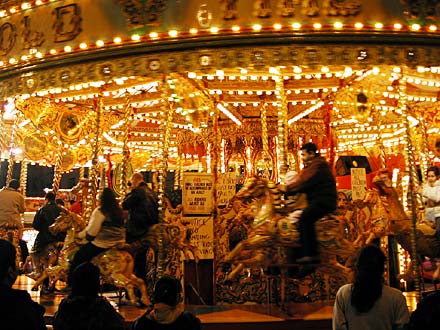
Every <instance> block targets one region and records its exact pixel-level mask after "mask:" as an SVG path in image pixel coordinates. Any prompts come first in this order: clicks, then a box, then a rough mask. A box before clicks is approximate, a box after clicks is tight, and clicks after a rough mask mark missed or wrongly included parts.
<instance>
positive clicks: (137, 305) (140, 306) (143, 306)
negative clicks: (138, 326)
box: [136, 300, 148, 308]
mask: <svg viewBox="0 0 440 330" xmlns="http://www.w3.org/2000/svg"><path fill="white" fill-rule="evenodd" d="M136 307H137V308H147V307H148V305H145V304H144V303H143V302H142V301H141V300H138V301H136Z"/></svg>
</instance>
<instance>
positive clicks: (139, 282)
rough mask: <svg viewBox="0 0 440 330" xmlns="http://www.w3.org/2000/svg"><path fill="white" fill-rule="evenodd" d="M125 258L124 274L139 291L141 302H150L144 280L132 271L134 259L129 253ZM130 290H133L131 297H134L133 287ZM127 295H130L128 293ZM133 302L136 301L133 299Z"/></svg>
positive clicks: (146, 303)
mask: <svg viewBox="0 0 440 330" xmlns="http://www.w3.org/2000/svg"><path fill="white" fill-rule="evenodd" d="M147 252H148V250H147ZM125 260H126V267H125V276H126V277H127V279H128V280H129V281H130V282H131V283H133V284H134V286H135V287H136V288H137V289H138V290H139V291H140V293H141V301H142V303H143V304H144V305H149V304H150V303H151V302H150V299H149V298H148V293H147V287H146V286H145V282H144V280H143V279H141V278H139V277H137V276H136V275H135V274H134V273H133V270H134V259H133V257H132V256H131V254H127V256H126V258H125ZM132 291H133V293H132V295H133V298H135V296H134V290H133V288H132ZM129 296H130V294H129ZM130 297H131V296H130ZM135 303H136V301H135Z"/></svg>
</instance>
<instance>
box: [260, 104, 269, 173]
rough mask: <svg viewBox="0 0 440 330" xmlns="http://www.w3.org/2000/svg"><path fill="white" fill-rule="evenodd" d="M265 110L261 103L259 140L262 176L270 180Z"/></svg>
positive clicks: (264, 105)
mask: <svg viewBox="0 0 440 330" xmlns="http://www.w3.org/2000/svg"><path fill="white" fill-rule="evenodd" d="M266 113H267V109H266V103H265V102H263V105H262V106H261V138H262V143H263V158H264V176H265V177H266V178H270V171H269V161H270V154H269V141H268V139H269V137H268V134H267V116H266Z"/></svg>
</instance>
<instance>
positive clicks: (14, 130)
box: [6, 113, 20, 186]
mask: <svg viewBox="0 0 440 330" xmlns="http://www.w3.org/2000/svg"><path fill="white" fill-rule="evenodd" d="M19 118H20V115H19V113H17V115H16V116H15V120H14V126H12V130H11V140H10V149H9V161H8V172H7V173H6V186H8V185H9V182H10V181H11V180H12V172H13V170H14V163H15V153H14V148H15V140H16V137H15V135H16V133H17V129H18V123H19V120H20V119H19Z"/></svg>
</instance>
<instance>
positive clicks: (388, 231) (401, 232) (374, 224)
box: [353, 181, 440, 259]
mask: <svg viewBox="0 0 440 330" xmlns="http://www.w3.org/2000/svg"><path fill="white" fill-rule="evenodd" d="M375 187H376V188H375V189H370V190H368V191H367V194H366V196H365V198H364V200H363V201H359V200H358V201H354V202H353V203H354V204H355V205H356V207H358V208H367V209H368V210H369V213H370V216H369V217H368V219H369V221H367V222H366V223H365V224H364V230H363V232H362V233H361V234H360V235H359V236H358V238H357V239H356V241H355V242H354V244H355V245H356V246H362V245H363V244H368V243H371V241H372V240H373V239H375V238H380V237H383V236H387V235H394V236H395V237H396V240H397V242H398V243H399V244H400V245H401V246H402V248H403V249H405V250H406V251H408V252H409V253H410V254H412V253H413V252H412V249H411V231H412V223H411V220H410V218H409V217H408V215H407V214H406V213H405V210H404V208H403V205H402V203H401V202H400V200H399V198H398V195H397V193H396V192H395V190H394V188H392V187H385V186H384V184H383V183H382V182H380V181H378V182H376V183H375ZM416 241H417V254H418V255H420V256H426V257H429V258H431V259H432V258H439V257H440V241H438V240H437V238H436V237H435V231H434V230H432V229H429V228H427V226H426V225H425V224H424V223H422V222H420V223H417V225H416Z"/></svg>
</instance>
